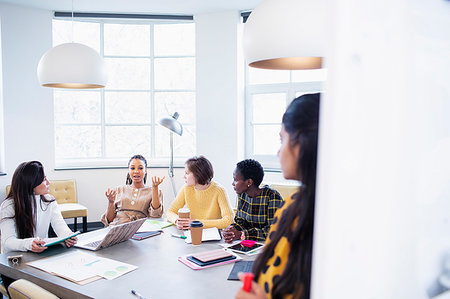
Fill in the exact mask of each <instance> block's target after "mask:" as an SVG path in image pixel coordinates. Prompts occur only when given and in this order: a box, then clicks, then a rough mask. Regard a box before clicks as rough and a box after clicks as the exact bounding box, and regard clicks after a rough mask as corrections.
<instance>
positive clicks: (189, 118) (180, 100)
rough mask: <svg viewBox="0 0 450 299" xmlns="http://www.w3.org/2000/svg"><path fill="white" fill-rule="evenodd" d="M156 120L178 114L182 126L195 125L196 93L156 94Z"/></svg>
mask: <svg viewBox="0 0 450 299" xmlns="http://www.w3.org/2000/svg"><path fill="white" fill-rule="evenodd" d="M155 110H156V111H155V112H156V120H158V119H160V118H162V117H166V116H168V115H173V113H174V112H178V113H179V114H180V117H179V118H178V120H179V121H180V122H181V123H182V124H194V123H195V92H156V93H155Z"/></svg>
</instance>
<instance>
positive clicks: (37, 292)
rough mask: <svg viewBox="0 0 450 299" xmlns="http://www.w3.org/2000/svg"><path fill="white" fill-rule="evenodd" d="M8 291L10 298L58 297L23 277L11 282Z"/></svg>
mask: <svg viewBox="0 0 450 299" xmlns="http://www.w3.org/2000/svg"><path fill="white" fill-rule="evenodd" d="M8 291H9V294H10V295H11V299H58V297H56V296H55V295H53V294H52V293H50V292H49V291H47V290H45V289H43V288H41V287H40V286H38V285H36V284H34V283H32V282H30V281H28V280H25V279H18V280H16V281H14V282H13V283H11V284H10V285H9V287H8Z"/></svg>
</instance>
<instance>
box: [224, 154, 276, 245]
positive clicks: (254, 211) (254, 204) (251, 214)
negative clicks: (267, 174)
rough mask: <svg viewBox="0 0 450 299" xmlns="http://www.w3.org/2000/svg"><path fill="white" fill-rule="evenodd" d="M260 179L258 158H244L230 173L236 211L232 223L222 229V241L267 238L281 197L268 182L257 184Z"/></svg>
mask: <svg viewBox="0 0 450 299" xmlns="http://www.w3.org/2000/svg"><path fill="white" fill-rule="evenodd" d="M263 178H264V169H263V167H262V166H261V164H260V163H259V162H258V161H256V160H253V159H247V160H243V161H241V162H239V163H237V165H236V169H235V170H234V172H233V179H234V180H233V187H234V190H235V191H236V193H237V194H238V199H237V211H236V216H235V217H234V223H232V224H231V225H230V226H229V227H228V228H227V229H225V230H224V231H223V237H224V240H225V242H227V243H231V242H232V241H233V240H239V239H248V240H254V241H264V240H266V237H267V233H268V232H269V229H270V226H271V225H272V222H273V217H274V215H275V212H276V211H277V209H278V208H279V207H280V206H281V205H282V204H283V198H281V196H280V194H279V193H278V191H276V190H274V189H272V188H270V187H269V186H267V185H266V186H263V187H262V188H261V187H259V185H260V184H261V182H262V180H263Z"/></svg>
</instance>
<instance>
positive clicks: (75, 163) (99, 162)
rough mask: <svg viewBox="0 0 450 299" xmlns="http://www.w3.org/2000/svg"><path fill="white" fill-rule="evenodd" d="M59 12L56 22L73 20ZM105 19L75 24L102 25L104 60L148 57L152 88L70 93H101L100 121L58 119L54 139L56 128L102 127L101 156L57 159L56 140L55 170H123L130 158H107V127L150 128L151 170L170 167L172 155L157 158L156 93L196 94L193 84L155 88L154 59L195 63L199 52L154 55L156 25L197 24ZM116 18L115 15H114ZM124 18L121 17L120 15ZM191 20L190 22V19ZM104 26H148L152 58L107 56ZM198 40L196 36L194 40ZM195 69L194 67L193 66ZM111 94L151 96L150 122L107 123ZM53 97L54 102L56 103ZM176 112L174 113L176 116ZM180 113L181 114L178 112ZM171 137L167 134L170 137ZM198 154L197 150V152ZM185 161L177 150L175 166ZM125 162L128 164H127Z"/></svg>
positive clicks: (171, 20) (177, 20) (179, 20)
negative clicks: (182, 60) (134, 93)
mask: <svg viewBox="0 0 450 299" xmlns="http://www.w3.org/2000/svg"><path fill="white" fill-rule="evenodd" d="M57 15H58V13H57V12H55V17H54V18H53V20H65V21H71V18H70V17H67V16H57ZM77 15H78V16H80V15H81V14H75V16H77ZM105 16H106V17H102V14H96V17H92V16H89V17H83V18H81V19H76V20H75V22H88V23H99V24H100V37H99V38H100V55H101V56H102V57H103V58H104V59H109V58H113V59H114V58H145V59H149V64H150V82H149V83H150V84H149V89H141V90H137V89H133V90H130V89H108V88H101V89H90V90H70V91H71V92H82V91H89V92H98V93H100V109H101V111H100V114H101V115H100V121H99V122H98V123H97V122H96V123H62V122H61V123H57V122H56V120H55V122H54V132H55V139H56V128H57V126H61V125H62V126H89V125H95V126H100V129H101V157H93V158H69V159H58V158H57V156H56V146H57V145H56V140H55V147H54V151H55V169H77V168H83V169H84V168H116V167H122V166H123V165H124V162H125V160H126V162H127V161H128V159H129V157H126V158H125V157H120V158H108V157H106V129H107V127H114V126H149V129H150V156H146V158H147V160H150V161H151V163H150V164H151V166H152V167H167V165H168V163H169V159H170V153H169V155H168V156H167V157H166V156H161V157H156V138H155V136H156V127H157V126H158V124H157V119H156V110H155V107H156V102H155V94H156V93H158V92H170V93H178V92H192V93H194V94H196V93H197V90H196V87H195V85H194V88H193V89H155V76H154V72H155V59H160V58H162V59H164V58H168V59H170V58H193V59H194V60H196V59H197V53H196V51H195V52H194V54H193V55H167V56H161V55H155V52H154V50H155V49H154V39H155V30H154V28H155V25H160V24H186V23H189V24H191V23H193V24H194V26H195V22H194V21H193V18H192V17H190V16H184V17H183V18H178V17H179V16H175V17H176V18H171V17H173V16H156V18H139V19H119V18H113V17H110V16H111V14H105ZM113 16H114V15H113ZM120 16H122V15H120ZM160 17H168V18H167V19H164V18H160ZM189 17H190V19H189ZM105 24H132V25H134V24H145V25H149V26H150V40H149V42H150V55H145V56H136V55H130V56H120V55H105V53H104V30H105V28H104V27H105ZM194 38H195V37H194ZM194 67H195V64H194ZM108 92H117V93H121V92H128V93H130V92H146V93H149V97H150V98H149V100H150V109H151V111H150V119H149V122H145V123H144V122H142V123H109V124H107V123H106V93H108ZM54 99H55V98H54V96H53V100H54ZM173 112H175V111H171V113H173ZM178 112H179V111H178ZM186 126H187V127H194V128H195V131H194V132H196V131H197V128H196V121H195V120H194V122H189V123H187V122H183V127H186ZM167 135H168V134H167ZM167 137H168V138H167V143H169V135H168V136H167ZM175 138H177V135H176V134H175V136H174V139H175ZM193 142H194V145H195V148H196V138H195V137H194V140H193ZM195 151H196V149H195ZM185 160H186V157H185V156H177V155H176V151H174V166H176V167H181V166H184V162H185ZM126 162H125V163H126Z"/></svg>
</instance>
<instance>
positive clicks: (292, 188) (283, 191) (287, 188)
mask: <svg viewBox="0 0 450 299" xmlns="http://www.w3.org/2000/svg"><path fill="white" fill-rule="evenodd" d="M269 187H271V188H272V189H275V190H277V191H278V193H280V195H281V197H283V200H287V199H289V198H291V196H292V195H293V194H294V193H295V192H297V191H298V185H293V184H278V183H277V184H269Z"/></svg>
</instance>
